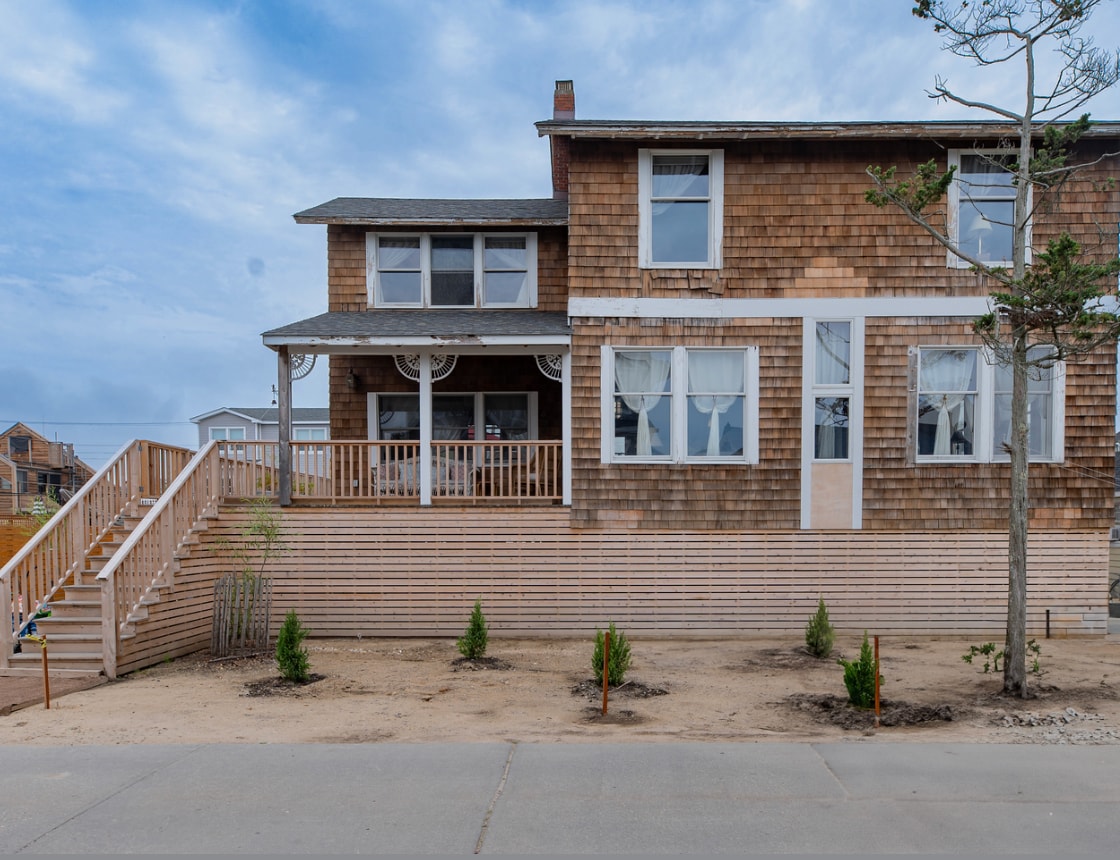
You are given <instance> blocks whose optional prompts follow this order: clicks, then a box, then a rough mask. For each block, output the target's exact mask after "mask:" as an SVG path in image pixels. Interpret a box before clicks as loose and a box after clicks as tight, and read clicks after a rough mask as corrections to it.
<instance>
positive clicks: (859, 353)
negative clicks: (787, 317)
mask: <svg viewBox="0 0 1120 860" xmlns="http://www.w3.org/2000/svg"><path fill="white" fill-rule="evenodd" d="M817 323H848V381H847V382H845V383H819V382H817V381H816V366H817ZM803 343H804V344H805V355H806V360H805V366H804V378H803V380H802V384H803V386H804V388H803V390H804V391H805V397H804V402H803V404H802V407H803V408H804V410H805V415H806V416H807V420H806V421H805V422H804V427H805V434H806V435H805V439H804V440H803V443H804V445H805V446H806V450H807V451H808V454H809V462H811V463H852V462H854V459H855V457H856V451H857V450H862V448H863V443H862V429H863V428H862V420H857V419H861V416H862V414H863V409H862V393H863V392H862V388H861V387H860V386H858V385H857V380H862V379H863V320H861V319H860V320H857V319H856V318H855V317H806V319H805V323H804V335H803ZM857 374H858V375H857ZM857 394H858V395H859V396H860V400H858V401H857V399H856V397H857ZM818 397H846V398H847V399H848V456H847V457H831V458H829V459H819V458H818V457H817V455H816V448H817V445H816V412H817V398H818ZM857 429H858V430H859V431H860V436H858V437H857Z"/></svg>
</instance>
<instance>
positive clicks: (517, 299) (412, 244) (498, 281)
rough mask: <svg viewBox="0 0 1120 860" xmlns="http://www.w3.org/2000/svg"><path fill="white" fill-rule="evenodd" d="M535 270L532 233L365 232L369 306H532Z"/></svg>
mask: <svg viewBox="0 0 1120 860" xmlns="http://www.w3.org/2000/svg"><path fill="white" fill-rule="evenodd" d="M536 270H537V237H536V234H535V233H517V234H512V233H496V234H486V233H452V234H433V233H421V234H418V235H401V234H395V233H393V234H389V233H370V234H368V235H367V237H366V281H367V286H368V289H369V296H370V304H371V305H373V306H375V307H400V308H420V307H423V308H440V307H442V308H473V307H491V308H528V307H535V306H536V303H537V277H536Z"/></svg>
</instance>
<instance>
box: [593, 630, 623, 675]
mask: <svg viewBox="0 0 1120 860" xmlns="http://www.w3.org/2000/svg"><path fill="white" fill-rule="evenodd" d="M607 629H608V630H609V631H610V634H611V650H610V654H608V655H607V684H609V685H610V686H612V687H617V686H618V685H619V684H621V683H622V681H623V678H625V677H626V670H627V669H629V668H630V643H629V642H627V641H626V634H624V633H619V632H618V631H616V630H615V629H614V622H613V621H612V622H611V623H610V624H609V625H608V626H607ZM603 645H604V636H603V631H602V630H596V631H595V650H594V651H593V652H592V654H591V668H592V669H593V670H594V672H595V679H596V680H597V681H599V682H600V683H602V680H603Z"/></svg>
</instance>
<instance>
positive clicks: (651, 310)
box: [568, 296, 989, 319]
mask: <svg viewBox="0 0 1120 860" xmlns="http://www.w3.org/2000/svg"><path fill="white" fill-rule="evenodd" d="M988 310H989V305H988V297H987V296H952V297H941V296H890V297H884V298H863V297H852V298H842V297H838V298H819V297H812V298H804V299H604V298H586V299H570V300H569V301H568V316H569V317H572V318H574V317H624V318H627V317H628V318H645V317H660V318H668V319H752V318H754V319H764V318H771V317H796V318H800V317H810V316H811V317H813V318H815V319H825V318H828V317H978V316H981V315H982V314H986V313H987V312H988Z"/></svg>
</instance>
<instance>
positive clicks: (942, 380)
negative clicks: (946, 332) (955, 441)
mask: <svg viewBox="0 0 1120 860" xmlns="http://www.w3.org/2000/svg"><path fill="white" fill-rule="evenodd" d="M975 376H976V352H975V351H974V350H959V349H941V350H926V351H924V352H923V353H922V370H921V379H920V386H921V390H922V391H923V392H936V393H935V394H928V393H927V397H929V398H930V402H931V403H932V405H934V406H935V407H936V408H937V410H938V411H937V433H936V435H935V436H934V442H933V453H934V454H936V455H941V454H950V453H952V438H953V432H954V431H955V430H963V429H964V427H965V424H966V421H965V417H966V415H967V401H968V395H970V394H971V393H972V388H973V379H975ZM958 392H959V393H958Z"/></svg>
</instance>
